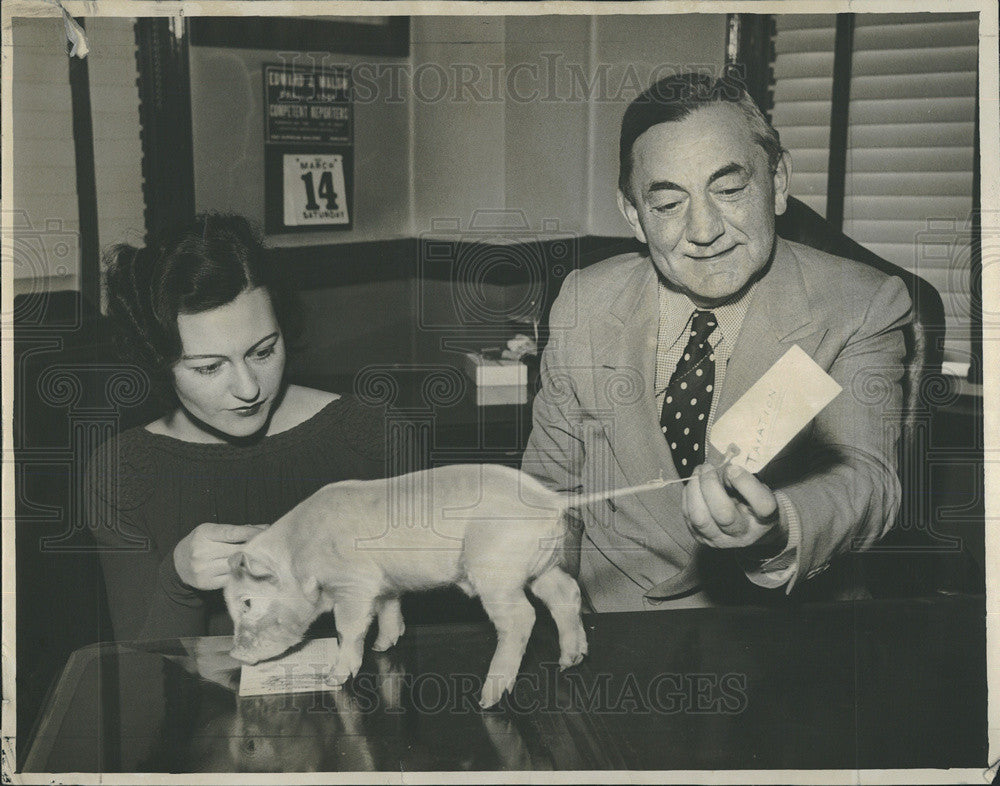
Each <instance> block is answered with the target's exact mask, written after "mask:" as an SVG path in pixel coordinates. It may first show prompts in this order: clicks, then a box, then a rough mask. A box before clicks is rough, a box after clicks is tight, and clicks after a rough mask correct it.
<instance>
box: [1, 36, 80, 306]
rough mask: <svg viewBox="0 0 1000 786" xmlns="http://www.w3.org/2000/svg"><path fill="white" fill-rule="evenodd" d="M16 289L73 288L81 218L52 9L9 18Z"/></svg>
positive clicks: (65, 76) (62, 58)
mask: <svg viewBox="0 0 1000 786" xmlns="http://www.w3.org/2000/svg"><path fill="white" fill-rule="evenodd" d="M12 40H13V47H12V50H13V51H12V53H11V57H12V66H13V68H12V75H13V79H12V84H11V87H10V90H11V94H12V95H11V100H12V104H13V113H12V114H13V123H12V125H13V132H14V133H13V159H14V168H13V181H14V183H13V185H14V195H13V204H12V205H10V206H9V207H8V206H7V205H4V209H9V210H11V211H12V214H11V221H12V224H13V228H14V234H13V248H12V253H11V258H12V260H13V275H14V282H13V283H14V293H15V294H22V293H29V292H42V291H54V290H58V289H76V288H78V286H79V284H78V280H79V273H80V240H79V232H80V218H79V211H78V209H77V197H76V155H75V152H74V148H73V112H72V109H71V106H70V89H69V64H68V61H67V58H66V32H65V28H64V26H63V21H62V19H60V18H57V17H51V18H39V19H14V20H13V21H12Z"/></svg>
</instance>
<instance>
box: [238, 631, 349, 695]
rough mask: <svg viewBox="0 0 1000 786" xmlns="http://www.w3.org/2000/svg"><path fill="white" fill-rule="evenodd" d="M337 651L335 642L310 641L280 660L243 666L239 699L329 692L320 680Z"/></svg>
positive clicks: (327, 671)
mask: <svg viewBox="0 0 1000 786" xmlns="http://www.w3.org/2000/svg"><path fill="white" fill-rule="evenodd" d="M337 648H338V647H337V640H336V639H313V640H312V641H310V642H307V643H306V644H305V646H303V647H302V649H300V650H296V651H295V652H292V653H290V654H288V655H285V656H284V657H283V658H277V659H276V660H269V661H265V662H264V663H257V664H255V665H253V666H249V665H244V666H243V668H242V669H241V671H240V696H263V695H270V694H275V693H311V692H313V691H318V690H333V688H331V687H330V686H329V685H327V684H326V682H325V681H324V680H325V679H326V675H327V674H329V673H330V667H331V666H333V663H334V661H335V660H336V658H337Z"/></svg>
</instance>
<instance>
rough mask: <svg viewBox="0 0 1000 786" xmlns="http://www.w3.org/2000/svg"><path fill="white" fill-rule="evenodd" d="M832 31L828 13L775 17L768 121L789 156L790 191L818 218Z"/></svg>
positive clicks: (826, 145)
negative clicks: (772, 103)
mask: <svg viewBox="0 0 1000 786" xmlns="http://www.w3.org/2000/svg"><path fill="white" fill-rule="evenodd" d="M835 32H836V17H835V16H834V15H833V14H779V15H777V17H776V19H775V38H774V106H773V109H772V111H771V119H772V121H773V124H774V127H775V128H777V129H778V133H779V134H780V135H781V143H782V144H783V145H784V146H785V147H786V148H787V149H788V150H789V151H790V152H791V154H792V180H791V192H792V194H794V195H795V196H796V197H798V198H799V199H801V200H802V201H803V202H805V203H806V204H807V205H809V207H811V208H812V209H813V210H815V211H816V212H817V213H819V214H820V215H821V216H825V215H826V184H827V178H826V172H827V165H828V163H829V156H830V103H831V95H832V93H833V42H834V34H835Z"/></svg>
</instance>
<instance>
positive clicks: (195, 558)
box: [174, 523, 267, 590]
mask: <svg viewBox="0 0 1000 786" xmlns="http://www.w3.org/2000/svg"><path fill="white" fill-rule="evenodd" d="M265 529H267V527H266V526H265V525H262V524H212V523H208V524H199V525H198V526H197V527H195V528H194V529H193V530H191V532H190V533H188V535H187V537H185V538H184V539H183V540H182V541H181V542H180V543H178V544H177V545H176V546H175V547H174V567H175V568H177V575H178V576H180V577H181V581H183V582H184V583H185V584H187V585H188V586H190V587H194V588H195V589H200V590H216V589H221V588H222V586H223V585H224V584H225V583H226V577H227V576H228V575H229V558H230V557H231V556H232V555H233V554H235V553H236V552H237V551H239V550H240V547H241V546H242V545H243V544H244V543H246V542H247V541H249V540H250V539H251V538H253V537H254V536H255V535H258V534H259V533H261V532H263V531H264V530H265Z"/></svg>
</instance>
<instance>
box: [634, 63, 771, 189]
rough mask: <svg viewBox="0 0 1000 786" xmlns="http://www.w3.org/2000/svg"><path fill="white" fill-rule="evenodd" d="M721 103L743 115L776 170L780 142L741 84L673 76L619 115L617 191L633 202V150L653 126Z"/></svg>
mask: <svg viewBox="0 0 1000 786" xmlns="http://www.w3.org/2000/svg"><path fill="white" fill-rule="evenodd" d="M720 103H726V104H734V105H735V106H737V107H738V108H739V109H740V111H741V112H743V115H744V117H746V119H747V123H748V124H749V126H750V131H751V133H752V134H753V136H754V139H755V140H756V141H757V143H758V144H759V145H760V146H761V147H762V148H764V152H765V153H766V154H767V160H768V164H769V166H770V167H771V169H772V170H774V169H776V168H777V166H778V162H779V161H780V160H781V155H782V153H783V152H785V149H784V148H783V147H782V146H781V139H780V137H779V136H778V132H777V131H776V130H775V129H774V126H772V125H771V124H770V123H769V122H768V120H767V118H766V117H764V113H763V112H761V111H760V107H758V106H757V104H756V102H754V100H753V99H752V98H751V97H750V95H749V94H748V93H747V91H746V89H745V88H744V86H743V84H742V82H740V81H739V80H738V79H737V78H736V77H735V76H733V75H732V74H730V73H725V74H723V76H721V77H719V78H718V79H715V78H713V77H712V76H711V75H709V74H699V73H692V72H689V73H683V74H676V75H674V76H668V77H664V78H663V79H661V80H659V81H658V82H655V83H654V84H652V85H651V86H650V87H648V88H647V89H646V90H644V91H643V92H642V93H641V94H640V95H639V96H637V97H636V98H635V100H633V101H632V103H631V104H629V105H628V108H626V110H625V114H624V115H622V127H621V136H620V138H619V144H618V187H619V188H620V189H621V191H622V193H623V194H624V195H625V196H626V197H628V199H629V201H634V196H633V194H632V186H631V178H632V148H633V147H634V145H635V142H636V140H637V139H638V138H639V137H640V136H642V135H643V134H644V133H645V132H646V131H648V130H649V129H650V128H652V127H653V126H655V125H659V124H660V123H673V122H677V121H679V120H683V119H684V118H686V117H687V116H688V115H690V114H691V113H693V112H694V111H696V110H698V109H701V108H702V107H705V106H710V105H712V104H720Z"/></svg>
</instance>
